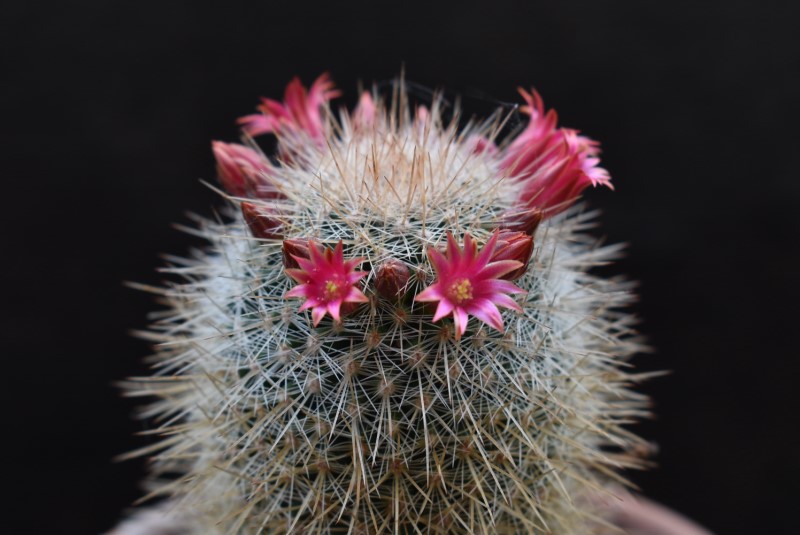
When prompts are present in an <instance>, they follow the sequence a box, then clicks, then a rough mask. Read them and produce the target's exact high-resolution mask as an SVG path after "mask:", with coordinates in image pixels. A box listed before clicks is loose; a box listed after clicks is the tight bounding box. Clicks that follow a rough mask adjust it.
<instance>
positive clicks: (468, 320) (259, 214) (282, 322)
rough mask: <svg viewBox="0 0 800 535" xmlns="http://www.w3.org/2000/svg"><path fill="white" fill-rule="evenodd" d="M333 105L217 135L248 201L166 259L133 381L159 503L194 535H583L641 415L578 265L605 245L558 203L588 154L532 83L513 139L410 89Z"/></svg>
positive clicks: (622, 354)
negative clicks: (446, 118) (139, 373)
mask: <svg viewBox="0 0 800 535" xmlns="http://www.w3.org/2000/svg"><path fill="white" fill-rule="evenodd" d="M332 96H334V91H333V89H332V85H331V84H330V82H328V80H327V78H325V77H321V78H320V79H319V80H317V82H316V83H315V84H314V86H312V88H311V90H310V91H306V90H305V89H304V88H303V87H302V86H301V85H300V84H299V82H297V81H295V82H293V83H292V84H290V86H289V88H288V89H287V95H286V100H285V103H280V102H276V101H272V100H267V99H265V100H264V102H263V104H262V106H261V107H260V110H261V112H262V113H261V114H259V115H254V116H248V117H245V118H243V119H242V121H241V122H242V124H243V126H244V129H245V132H246V133H247V134H248V140H250V146H248V147H245V146H240V145H228V144H225V143H215V144H214V152H215V154H216V156H217V160H218V163H219V173H220V178H221V182H222V184H223V186H224V187H225V188H226V190H227V192H228V194H229V200H230V201H231V206H233V207H235V208H236V209H237V210H236V211H233V210H231V211H230V213H229V214H228V216H229V219H228V220H227V221H229V222H224V223H220V222H212V221H202V222H201V223H200V232H201V233H202V235H203V236H204V237H205V238H207V239H208V241H209V242H210V247H209V248H208V249H207V250H206V251H205V252H202V253H197V254H196V255H195V256H193V257H192V258H188V259H186V260H184V261H182V262H180V263H178V264H176V265H174V266H172V267H171V268H170V269H169V271H172V272H173V273H175V274H177V275H178V276H180V277H181V278H182V279H183V281H182V282H181V283H176V284H173V285H170V286H169V287H168V288H165V289H163V290H162V291H161V294H162V295H163V296H164V297H165V298H166V300H167V302H168V305H169V309H168V310H167V311H165V312H163V313H161V314H160V315H159V316H158V319H157V320H156V321H155V322H154V325H153V328H152V330H151V331H150V332H149V334H147V336H148V337H149V338H150V339H151V340H153V341H155V342H158V352H157V354H156V356H155V359H156V372H155V374H154V376H153V377H149V378H142V379H138V380H134V381H131V382H130V383H129V393H130V394H132V395H141V396H155V397H156V398H157V401H155V402H154V403H153V404H152V405H150V406H149V407H148V408H147V410H146V411H145V412H144V415H145V416H146V417H148V418H156V421H157V422H158V423H159V424H158V425H159V427H158V432H159V433H161V434H162V435H163V438H162V440H161V442H159V443H158V444H157V445H155V446H153V447H152V448H149V449H146V450H145V451H144V453H148V454H150V453H153V454H154V456H153V464H152V473H153V477H152V481H151V483H152V486H153V493H154V494H155V495H159V494H160V495H166V496H169V497H170V498H171V504H172V505H171V507H172V508H174V509H175V510H176V511H178V513H179V514H180V515H181V518H182V519H184V521H185V520H186V519H189V520H188V521H189V523H190V524H191V525H192V526H193V529H195V531H196V532H197V533H213V532H220V533H325V534H327V533H342V534H345V533H352V534H356V533H397V534H406V533H408V534H411V533H485V534H490V533H588V532H590V530H592V529H594V527H593V526H596V525H599V523H601V520H600V519H598V518H597V516H596V515H595V511H594V510H593V507H594V506H593V503H594V502H593V501H592V500H589V499H586V496H587V494H588V493H592V492H595V491H597V490H598V489H600V488H602V487H603V485H604V484H605V483H607V482H608V481H609V480H611V479H614V478H616V477H618V476H616V470H617V469H619V468H625V467H635V466H638V465H640V464H641V462H640V461H639V460H637V458H636V456H635V455H632V454H629V452H630V451H632V450H634V449H636V448H637V447H638V446H641V441H640V439H638V438H637V437H635V436H634V435H632V434H631V433H630V432H629V431H628V430H626V429H625V428H624V425H625V424H627V423H629V422H631V421H632V420H633V419H635V418H637V417H639V416H641V415H643V414H644V406H645V402H646V400H645V399H644V398H643V397H641V396H639V395H637V394H635V393H634V392H632V391H631V390H630V389H629V387H630V385H631V383H632V381H634V380H635V379H636V376H634V375H631V374H630V373H628V372H627V371H625V366H626V363H627V361H628V360H629V358H630V356H631V355H632V354H633V353H635V352H636V351H637V350H638V349H639V346H638V342H637V339H636V337H635V336H634V333H633V331H632V329H631V325H632V318H631V317H630V316H629V315H628V314H626V313H624V312H622V311H620V307H623V306H625V305H627V304H628V303H629V302H630V301H631V300H632V294H631V292H630V288H629V285H627V284H626V283H624V282H621V281H617V280H606V279H602V278H598V277H596V276H595V275H593V274H591V273H589V270H590V269H591V268H592V267H593V266H596V265H598V264H603V263H606V262H608V261H609V260H611V259H613V257H614V256H616V255H617V254H618V248H616V247H603V246H599V245H598V243H597V241H596V240H595V239H594V238H591V237H588V236H587V235H586V234H584V233H583V232H584V230H585V229H586V228H587V227H588V226H589V225H590V224H591V219H592V217H593V216H592V214H588V213H585V212H584V211H582V210H581V208H580V207H578V206H573V207H570V204H571V202H572V201H574V200H575V198H576V196H577V195H578V194H579V193H580V191H581V190H582V189H583V188H585V187H586V186H588V185H590V184H592V185H598V184H600V185H608V176H607V175H606V174H605V171H604V170H602V169H601V168H599V167H597V163H598V160H597V153H598V148H597V145H596V143H594V142H592V141H590V140H589V139H587V138H584V137H582V136H580V135H578V134H577V132H575V131H572V130H567V129H563V128H558V127H557V126H556V124H555V115H554V114H553V113H552V112H551V113H545V112H544V109H543V107H542V105H541V101H540V99H539V98H538V95H535V94H534V95H529V94H527V93H524V96H525V98H526V99H527V100H528V105H529V106H528V108H527V110H526V111H527V112H528V114H529V115H530V123H529V124H528V127H527V128H525V129H524V130H523V131H522V132H521V133H519V135H517V136H516V137H515V138H514V139H513V140H510V141H509V140H498V139H495V137H496V134H497V131H498V130H499V123H500V122H501V121H502V119H503V117H502V116H501V115H498V116H497V117H495V118H494V119H495V120H489V121H486V122H485V123H481V124H475V123H470V124H469V125H467V126H466V127H459V126H458V122H457V121H455V120H454V121H452V122H449V123H444V122H443V120H442V118H441V114H440V110H439V103H440V101H437V100H435V101H434V102H433V103H432V105H431V107H430V109H428V108H424V107H419V108H416V109H412V108H411V106H410V105H409V104H407V100H406V96H405V94H404V93H403V91H402V85H401V84H399V85H398V91H397V92H396V94H395V96H394V98H392V99H390V101H389V102H388V104H385V103H384V102H382V101H381V100H380V99H379V98H377V97H376V96H375V95H369V94H364V95H363V96H362V99H361V101H360V102H359V105H358V107H357V108H356V109H355V110H354V111H353V112H352V113H350V114H349V113H346V112H345V113H342V115H341V117H340V118H338V119H336V120H334V118H333V117H332V114H331V113H330V112H329V107H328V105H327V101H328V99H329V98H331V97H332ZM267 133H269V134H275V135H276V136H277V138H278V149H277V154H276V156H275V157H274V158H272V159H270V158H268V157H266V156H264V155H263V154H262V153H261V152H260V150H259V149H258V148H257V146H256V145H255V144H253V143H252V138H251V137H250V136H258V135H262V134H267ZM240 204H241V211H239V210H238V207H239V205H240Z"/></svg>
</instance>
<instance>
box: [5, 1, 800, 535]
mask: <svg viewBox="0 0 800 535" xmlns="http://www.w3.org/2000/svg"><path fill="white" fill-rule="evenodd" d="M283 4H285V3H276V2H267V1H264V2H258V3H251V4H242V3H230V2H228V3H219V4H218V5H217V6H216V7H208V6H202V5H200V3H199V2H194V1H184V2H169V3H167V2H164V3H163V4H162V3H155V2H142V1H139V2H130V3H128V2H100V1H96V2H85V1H84V2H49V3H43V4H41V5H36V4H34V3H22V2H17V3H14V4H11V3H7V5H5V6H4V7H3V9H2V23H0V24H2V28H1V29H2V37H0V39H1V40H2V42H0V45H2V46H1V47H0V49H1V52H0V54H2V65H0V66H1V67H2V70H0V72H2V73H3V78H4V82H3V83H2V85H0V108H2V115H0V117H2V122H1V123H0V125H1V126H0V128H2V131H3V138H4V139H3V140H2V151H0V153H1V155H0V158H1V160H0V172H1V173H2V175H3V189H2V190H1V191H2V198H3V203H2V206H3V209H2V210H1V211H0V218H2V227H0V228H2V242H0V243H2V245H3V249H4V251H3V253H2V258H3V260H2V262H0V265H2V270H3V275H2V279H0V284H2V285H3V288H2V291H1V293H2V296H3V297H2V302H3V307H2V308H3V315H2V331H3V332H2V348H3V352H2V353H3V354H2V363H3V366H2V368H0V373H2V378H3V382H4V387H3V389H2V392H3V398H4V400H5V401H4V403H3V407H4V410H3V411H2V413H3V429H4V431H3V442H4V443H5V446H7V447H9V446H10V448H9V451H8V453H6V454H5V455H4V456H3V468H4V469H3V472H2V474H3V479H4V482H5V484H6V492H5V493H4V494H5V495H6V496H7V497H6V498H5V499H4V501H6V502H7V503H6V505H8V506H10V508H9V509H10V511H11V517H10V520H11V524H12V525H13V524H14V523H15V522H17V523H18V526H19V527H18V529H17V531H13V532H14V533H19V532H21V533H25V532H29V533H54V532H57V533H97V532H98V531H101V530H105V529H108V528H110V527H111V526H112V524H113V523H114V522H115V520H116V519H117V518H118V517H119V515H120V514H121V511H122V510H123V509H124V508H125V507H126V506H128V505H129V504H130V503H131V502H132V501H133V500H134V499H135V498H137V497H138V496H139V495H140V491H139V490H138V488H137V481H138V480H139V479H140V478H141V477H142V474H143V468H144V467H143V463H141V462H135V461H134V462H127V463H122V464H119V463H113V462H112V461H111V459H112V457H113V456H114V455H116V454H119V453H122V452H125V451H126V450H128V449H130V448H132V447H134V446H136V445H140V444H143V441H142V440H140V439H134V438H132V434H133V433H135V432H136V431H138V430H140V428H141V424H138V423H136V422H135V421H133V420H132V419H131V418H130V417H129V416H130V414H131V413H132V411H133V408H134V404H133V403H132V402H130V401H128V400H122V399H120V397H119V395H118V392H117V391H116V389H115V388H114V387H113V386H112V382H113V381H116V380H120V379H122V378H125V377H127V376H130V375H134V374H143V373H146V368H145V366H144V365H143V364H142V363H141V359H142V358H143V357H144V356H145V355H146V354H147V353H148V351H149V350H148V347H147V346H146V345H145V344H144V343H141V342H139V341H137V340H134V339H132V338H131V337H129V335H128V329H131V328H142V327H144V326H145V325H146V320H145V314H146V313H147V312H148V311H149V310H152V309H153V308H155V305H154V303H153V302H152V300H151V298H150V297H149V296H147V295H144V294H142V293H138V292H136V291H133V290H129V289H127V288H124V287H123V286H122V281H124V280H135V281H141V282H147V283H157V282H158V281H159V280H160V277H159V275H158V274H157V273H156V272H155V270H154V268H155V267H156V266H158V265H160V264H161V263H162V260H160V259H159V254H161V253H182V252H185V251H186V250H187V248H188V247H189V246H190V245H191V244H193V243H195V242H194V241H193V240H192V239H190V238H189V237H188V236H186V235H183V234H181V233H179V232H177V231H175V230H173V229H171V228H170V224H171V223H173V222H186V218H185V216H184V211H186V210H192V211H196V212H199V213H202V214H210V213H211V210H212V207H213V206H214V205H215V204H218V200H217V199H216V198H215V196H214V194H213V193H211V192H209V191H208V190H207V189H206V188H205V187H204V186H202V185H201V184H200V183H199V182H198V180H199V179H200V178H204V179H209V180H211V179H213V178H214V165H213V159H212V156H211V151H210V148H209V142H210V140H212V139H221V140H228V141H231V140H235V139H236V137H237V130H236V128H235V126H234V123H233V121H234V119H235V118H237V117H239V116H241V115H244V114H247V113H250V112H251V111H252V110H253V108H254V106H255V104H256V101H257V97H259V96H260V95H268V96H274V97H279V96H280V95H282V92H283V87H284V85H285V84H286V82H288V80H289V79H290V78H291V77H292V76H293V75H300V76H301V77H302V78H303V80H304V81H305V82H310V81H311V80H312V79H313V78H314V77H316V76H317V75H318V74H319V73H321V72H322V71H324V70H328V71H330V72H331V74H332V76H333V77H334V79H335V80H336V82H337V83H338V85H339V86H340V87H341V88H342V89H343V90H344V91H345V93H346V97H345V98H344V99H343V100H342V101H341V102H344V103H348V104H352V103H353V102H354V100H355V96H356V88H357V83H358V82H359V81H363V82H364V83H366V84H369V83H370V82H371V81H373V80H387V79H390V78H392V77H393V76H395V75H396V74H397V73H398V71H399V70H400V68H401V65H403V64H405V66H406V70H407V76H408V78H409V79H411V80H413V81H415V82H418V83H420V84H424V85H427V86H431V87H436V86H445V87H447V88H448V89H450V90H453V91H455V92H462V93H470V94H472V93H475V92H478V91H480V92H483V93H484V94H486V95H489V96H491V97H492V98H496V99H498V100H501V101H516V100H517V96H516V93H515V88H516V87H517V86H518V85H524V86H531V85H534V86H535V87H536V88H537V89H538V90H539V91H540V92H541V93H542V95H543V96H544V98H545V102H546V104H547V105H548V106H551V107H554V108H556V109H557V110H558V111H559V114H560V117H561V122H562V124H564V125H567V126H572V127H578V128H580V129H582V130H583V131H584V132H585V133H586V134H587V135H590V136H591V137H593V138H595V139H598V140H600V141H601V142H602V143H603V148H604V160H603V161H604V167H606V168H607V169H609V170H610V172H611V174H612V176H613V180H614V184H615V186H616V192H614V193H611V192H609V191H600V190H598V191H593V192H590V194H589V198H590V202H591V203H592V205H593V206H595V207H602V209H603V212H604V215H603V218H602V220H603V226H602V228H601V229H599V230H598V232H602V233H604V234H605V235H607V236H608V239H609V241H611V242H618V241H625V242H628V243H629V244H630V248H629V256H628V257H627V259H625V260H624V261H622V262H620V263H619V264H618V265H617V266H616V268H614V272H615V273H627V274H629V275H630V276H631V277H632V278H635V279H637V280H639V281H641V296H642V299H641V303H640V304H639V305H638V306H637V307H636V312H637V313H638V314H639V315H641V316H642V318H643V323H642V331H643V332H644V333H646V334H647V335H648V336H649V338H650V340H651V342H652V345H653V346H654V347H655V348H657V353H655V354H654V355H645V356H643V357H641V358H639V359H638V361H637V362H638V364H639V365H640V366H641V368H642V369H647V370H653V369H670V370H673V372H674V373H673V374H672V375H671V376H669V377H666V378H662V379H659V380H656V381H653V382H652V383H650V384H648V385H646V387H645V388H644V389H645V390H646V391H647V392H648V393H650V394H651V395H652V396H653V397H654V399H655V410H656V412H657V414H658V418H657V420H655V421H653V422H648V423H646V424H643V425H641V426H639V427H638V430H639V431H640V432H641V433H642V434H644V435H645V436H646V437H647V438H649V439H652V440H653V441H655V442H657V443H658V444H659V445H660V447H661V452H660V454H659V455H658V457H657V460H658V463H659V465H660V467H659V468H657V469H655V470H653V471H651V472H648V473H641V474H633V479H634V480H635V481H636V482H637V483H638V484H639V485H641V487H642V488H643V490H644V492H645V493H647V494H648V495H650V496H651V497H653V498H655V499H657V500H660V501H662V502H664V503H665V504H668V505H669V506H671V507H674V508H676V509H678V510H680V511H682V512H684V513H686V514H687V515H689V516H691V517H693V518H695V519H697V520H698V521H699V522H701V523H703V524H705V525H706V526H708V527H709V528H711V529H712V530H714V531H718V532H719V533H730V534H744V533H748V534H750V533H790V532H792V529H791V528H792V527H793V526H792V523H791V522H790V520H791V519H792V518H793V517H794V515H795V514H796V513H795V512H794V509H795V508H796V504H797V500H798V498H800V496H798V486H799V484H798V481H800V456H798V447H799V446H800V443H798V432H797V420H798V419H797V410H798V408H800V407H798V396H797V386H796V385H797V381H798V371H800V368H799V367H798V363H797V358H798V351H797V348H796V345H795V342H794V341H795V339H796V336H797V330H798V327H797V320H798V313H797V310H798V305H800V300H799V298H800V292H798V287H797V271H798V260H800V252H798V247H797V244H798V237H800V233H799V232H798V230H800V224H799V223H798V219H797V212H798V200H799V199H800V182H799V181H798V176H797V172H798V171H797V169H798V165H797V160H798V156H797V141H798V139H797V134H796V131H797V129H796V125H797V123H798V119H800V116H799V115H800V114H798V95H800V75H799V73H800V40H799V39H798V37H797V34H798V31H797V24H798V21H799V20H800V19H799V18H798V16H799V15H800V9H798V7H800V3H792V2H783V3H775V4H771V3H767V2H743V1H735V0H718V1H708V2H693V1H690V2H678V1H671V2H654V1H647V0H639V1H629V2H603V1H597V0H594V1H591V0H590V1H576V0H573V1H570V2H548V3H543V2H522V1H520V2H511V1H503V0H492V1H488V0H486V1H483V2H452V3H449V4H445V3H437V4H436V5H428V6H425V5H421V4H420V5H415V4H412V3H398V2H391V3H388V4H387V5H386V6H383V7H382V6H380V5H379V4H378V3H367V2H364V3H360V2H349V3H347V4H346V5H344V4H343V5H339V6H335V5H332V3H326V4H325V7H320V6H317V5H314V4H311V3H302V2H295V3H294V4H293V5H292V6H287V5H283ZM489 102H491V101H489ZM479 111H480V112H483V111H484V110H483V109H481V110H479ZM7 521H8V520H6V522H7Z"/></svg>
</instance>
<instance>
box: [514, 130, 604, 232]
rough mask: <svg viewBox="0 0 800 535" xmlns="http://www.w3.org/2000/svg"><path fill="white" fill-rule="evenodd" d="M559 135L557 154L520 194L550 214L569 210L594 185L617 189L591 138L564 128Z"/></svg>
mask: <svg viewBox="0 0 800 535" xmlns="http://www.w3.org/2000/svg"><path fill="white" fill-rule="evenodd" d="M559 137H561V142H560V144H559V145H558V146H557V147H556V148H555V149H554V150H553V157H552V158H551V159H550V161H549V162H547V163H546V164H545V165H544V166H543V167H542V168H541V169H539V170H538V171H536V172H535V173H534V174H533V175H532V176H531V177H530V178H529V179H528V180H526V181H525V183H524V184H523V188H522V191H521V194H520V200H521V201H522V203H524V205H525V206H527V207H530V208H540V209H542V210H543V211H544V212H545V214H546V215H549V216H552V215H555V214H557V213H558V212H561V211H563V210H565V209H566V208H567V207H568V206H569V204H570V202H571V201H574V200H575V198H577V197H578V195H580V193H581V192H582V191H583V190H584V189H586V188H587V187H588V186H590V185H591V186H597V185H603V186H607V187H609V188H611V189H613V186H612V185H611V178H610V177H609V176H608V172H607V171H606V170H605V169H603V168H602V167H597V164H598V163H599V162H600V159H599V158H597V157H596V156H595V154H596V152H595V149H594V148H593V146H592V143H593V142H591V140H589V139H588V138H586V137H583V136H579V135H578V133H577V132H576V131H575V130H568V129H561V132H560V136H559Z"/></svg>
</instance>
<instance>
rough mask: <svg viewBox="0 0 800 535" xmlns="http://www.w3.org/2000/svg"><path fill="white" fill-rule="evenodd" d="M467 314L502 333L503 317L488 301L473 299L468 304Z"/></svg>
mask: <svg viewBox="0 0 800 535" xmlns="http://www.w3.org/2000/svg"><path fill="white" fill-rule="evenodd" d="M469 313H470V314H472V315H473V316H475V317H476V318H478V319H479V320H481V321H482V322H484V323H486V324H488V325H491V326H492V327H494V328H495V329H497V330H498V331H501V332H502V331H503V316H502V315H501V314H500V311H499V310H498V309H497V307H496V306H495V305H494V303H492V302H491V301H489V300H488V299H475V300H474V301H473V302H472V303H471V304H470V307H469Z"/></svg>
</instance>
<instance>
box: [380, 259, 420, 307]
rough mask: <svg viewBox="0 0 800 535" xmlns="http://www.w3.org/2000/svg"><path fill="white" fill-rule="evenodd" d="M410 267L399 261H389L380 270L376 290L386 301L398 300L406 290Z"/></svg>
mask: <svg viewBox="0 0 800 535" xmlns="http://www.w3.org/2000/svg"><path fill="white" fill-rule="evenodd" d="M410 276H411V275H410V273H409V271H408V266H406V265H405V264H404V263H403V262H401V261H399V260H387V261H386V262H384V263H383V264H381V265H380V267H379V268H378V273H377V274H376V276H375V288H376V289H377V290H378V293H379V294H380V295H381V296H382V297H384V298H386V299H396V298H397V297H398V296H400V294H402V292H403V291H404V290H405V288H406V285H407V284H408V279H409V277H410Z"/></svg>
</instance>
